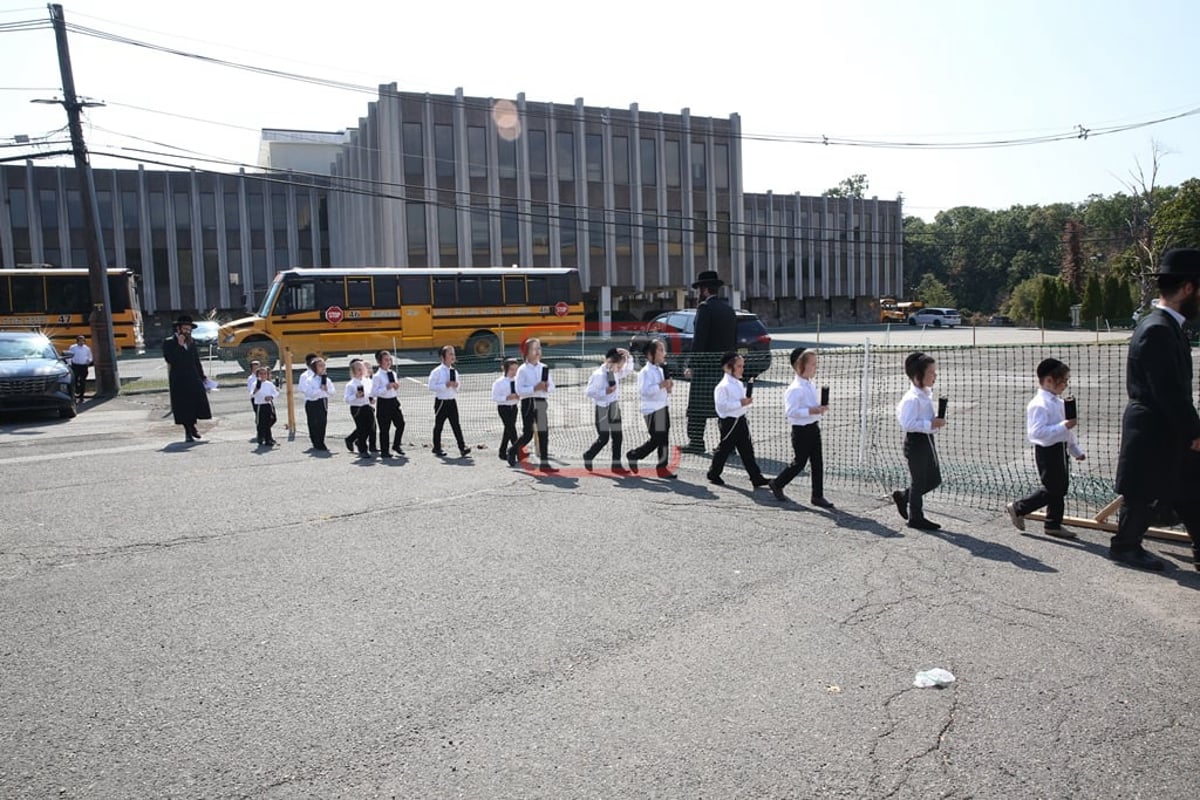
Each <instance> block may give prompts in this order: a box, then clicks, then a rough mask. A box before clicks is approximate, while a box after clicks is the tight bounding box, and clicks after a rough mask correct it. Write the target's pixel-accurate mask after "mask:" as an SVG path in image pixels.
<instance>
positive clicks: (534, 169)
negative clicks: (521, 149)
mask: <svg viewBox="0 0 1200 800" xmlns="http://www.w3.org/2000/svg"><path fill="white" fill-rule="evenodd" d="M529 176H530V177H531V178H545V177H546V132H545V131H537V130H532V131H530V132H529Z"/></svg>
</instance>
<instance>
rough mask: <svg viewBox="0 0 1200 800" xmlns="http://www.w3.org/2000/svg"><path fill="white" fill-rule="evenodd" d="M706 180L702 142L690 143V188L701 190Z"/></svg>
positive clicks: (706, 173) (706, 171) (706, 172)
mask: <svg viewBox="0 0 1200 800" xmlns="http://www.w3.org/2000/svg"><path fill="white" fill-rule="evenodd" d="M707 180H708V170H707V169H706V168H705V164H704V142H692V188H693V189H703V188H704V187H705V186H706V183H705V182H706V181H707Z"/></svg>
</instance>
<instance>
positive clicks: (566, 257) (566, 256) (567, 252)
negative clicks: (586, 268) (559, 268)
mask: <svg viewBox="0 0 1200 800" xmlns="http://www.w3.org/2000/svg"><path fill="white" fill-rule="evenodd" d="M578 237H579V233H578V231H577V229H576V219H575V206H559V209H558V240H559V244H560V246H561V252H562V262H563V264H564V265H566V266H570V265H573V264H575V263H576V262H577V261H578V258H579V254H578V252H577V251H576V246H577V240H578Z"/></svg>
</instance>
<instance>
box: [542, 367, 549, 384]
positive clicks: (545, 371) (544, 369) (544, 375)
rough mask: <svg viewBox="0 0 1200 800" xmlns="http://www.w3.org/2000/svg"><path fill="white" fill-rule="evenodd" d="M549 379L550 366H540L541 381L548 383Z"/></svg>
mask: <svg viewBox="0 0 1200 800" xmlns="http://www.w3.org/2000/svg"><path fill="white" fill-rule="evenodd" d="M549 381H550V368H549V367H542V383H548V382H549Z"/></svg>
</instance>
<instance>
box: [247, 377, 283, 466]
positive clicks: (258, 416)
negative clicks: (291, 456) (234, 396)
mask: <svg viewBox="0 0 1200 800" xmlns="http://www.w3.org/2000/svg"><path fill="white" fill-rule="evenodd" d="M278 396H279V390H278V389H276V388H275V383H274V381H272V380H271V371H270V370H269V369H267V368H266V367H259V368H258V375H257V376H256V377H255V379H254V385H253V386H251V387H250V399H251V400H252V401H253V403H254V422H255V427H256V428H257V430H258V443H259V444H260V445H266V446H267V447H277V446H278V444H279V443H278V442H276V441H275V438H274V437H273V436H272V435H271V426H272V425H274V424H275V398H276V397H278Z"/></svg>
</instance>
